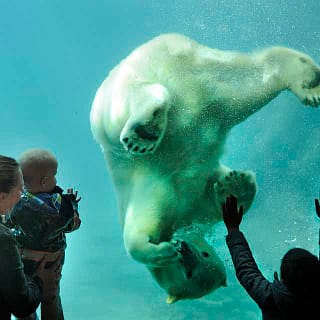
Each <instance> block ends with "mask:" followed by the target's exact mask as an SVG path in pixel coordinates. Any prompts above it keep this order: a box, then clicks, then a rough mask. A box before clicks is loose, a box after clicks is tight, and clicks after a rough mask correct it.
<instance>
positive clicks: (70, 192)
mask: <svg viewBox="0 0 320 320" xmlns="http://www.w3.org/2000/svg"><path fill="white" fill-rule="evenodd" d="M67 194H68V195H69V196H70V198H71V200H72V201H74V202H75V203H78V202H79V201H80V200H81V197H78V190H75V192H73V188H68V189H67Z"/></svg>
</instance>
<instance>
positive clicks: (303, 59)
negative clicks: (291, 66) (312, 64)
mask: <svg viewBox="0 0 320 320" xmlns="http://www.w3.org/2000/svg"><path fill="white" fill-rule="evenodd" d="M299 60H300V61H301V62H302V63H307V62H308V61H307V59H306V58H304V57H299Z"/></svg>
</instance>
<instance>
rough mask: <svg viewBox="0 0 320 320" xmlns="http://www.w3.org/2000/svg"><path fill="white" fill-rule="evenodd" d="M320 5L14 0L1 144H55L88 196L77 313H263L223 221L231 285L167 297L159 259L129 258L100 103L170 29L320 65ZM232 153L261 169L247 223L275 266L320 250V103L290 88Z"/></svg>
mask: <svg viewBox="0 0 320 320" xmlns="http://www.w3.org/2000/svg"><path fill="white" fill-rule="evenodd" d="M319 11H320V3H319V1H316V0H312V1H308V2H307V1H298V0H291V1H289V0H286V1H284V0H277V1H263V0H255V1H253V0H252V1H251V0H250V1H242V3H241V4H239V2H238V1H232V0H230V1H220V0H217V1H209V0H208V1H205V0H181V1H180V0H179V1H175V0H170V1H169V0H162V1H153V0H148V1H147V0H143V1H138V0H131V1H129V0H127V1H121V0H117V1H81V0H78V1H74V0H72V1H60V0H58V1H35V0H30V1H16V0H11V1H4V0H0V70H1V76H0V88H1V90H0V114H1V129H0V130H1V137H2V139H1V150H0V151H1V152H0V153H2V154H7V155H11V156H14V157H16V156H18V155H19V154H20V153H21V152H22V151H24V150H25V149H27V148H31V147H41V148H48V149H50V150H51V151H52V152H53V153H55V154H56V156H57V158H58V160H59V169H58V176H57V178H58V182H59V184H60V185H61V186H63V187H64V188H67V187H68V186H73V187H75V188H77V189H78V190H79V192H80V194H81V195H82V197H83V199H82V201H81V203H80V213H81V216H82V221H83V224H82V227H81V229H80V230H79V231H76V232H75V233H74V234H70V235H69V236H68V249H67V258H66V264H65V267H64V271H63V280H62V287H61V295H62V301H63V306H64V311H65V317H66V319H71V320H72V319H84V320H85V319H92V320H99V319H125V320H128V319H130V320H131V319H133V320H134V319H139V320H144V319H146V320H148V319H155V318H156V319H159V320H167V319H168V320H169V319H174V320H189V319H198V320H205V319H216V320H220V319H225V320H236V319H237V320H238V319H240V320H253V319H257V318H259V316H260V312H259V310H258V308H257V307H256V305H255V304H254V303H253V302H252V301H251V300H250V299H249V298H248V297H247V295H246V294H245V292H244V290H243V289H242V288H241V286H240V285H239V284H238V282H237V280H236V278H235V276H234V273H233V268H232V264H231V260H230V257H229V254H228V252H227V248H226V246H225V243H224V235H225V229H224V227H223V226H222V225H219V226H218V227H217V231H216V234H215V235H214V238H215V239H216V241H215V245H216V247H217V250H218V252H219V254H220V255H221V256H222V257H223V260H224V261H225V263H226V265H227V269H228V276H229V277H228V287H227V288H224V289H219V290H217V291H216V292H214V293H212V294H211V295H208V296H206V297H204V298H202V299H198V300H195V301H183V302H178V303H176V304H174V305H167V304H166V303H165V297H166V295H165V294H164V292H163V291H162V290H161V289H160V288H159V287H158V286H157V284H156V283H155V282H154V281H153V280H152V279H151V276H150V275H149V273H148V272H147V270H146V268H145V267H144V266H143V265H140V264H138V263H137V262H135V261H133V260H132V259H131V258H129V257H128V256H127V254H126V252H125V250H124V246H123V243H122V237H121V230H120V225H119V223H118V216H117V208H116V199H115V193H114V190H113V187H112V185H111V181H110V179H109V176H108V174H107V171H106V169H105V164H104V161H103V157H102V153H101V152H100V149H99V146H98V145H97V144H96V143H95V142H94V140H93V138H92V135H91V132H90V125H89V113H90V108H91V102H92V100H93V97H94V94H95V91H96V89H97V88H98V86H99V85H100V83H101V82H102V80H103V79H104V78H105V76H106V75H107V74H108V71H109V70H110V69H111V68H112V67H113V66H115V65H116V64H117V63H118V62H119V61H120V60H121V59H123V58H124V57H125V56H126V55H128V54H129V53H130V51H131V50H132V49H134V48H135V47H137V46H138V45H140V44H142V43H143V42H145V41H147V40H149V39H150V38H152V37H154V36H156V35H158V34H160V33H166V32H179V33H182V34H185V35H187V36H189V37H192V38H194V39H195V40H197V41H199V42H201V43H203V44H205V45H208V46H210V47H217V48H220V49H236V50H242V51H250V50H254V49H257V48H262V47H265V46H269V45H285V46H289V47H293V48H295V49H298V50H301V51H304V52H306V53H307V54H309V55H311V56H312V57H313V58H314V59H315V60H316V61H317V62H318V63H319V62H320V41H319V40H320V27H319ZM223 162H224V163H225V164H226V165H228V166H230V167H232V168H237V169H251V170H253V171H255V172H256V174H257V181H258V184H259V193H258V194H257V197H256V200H255V202H254V205H253V207H252V209H251V210H250V212H249V213H248V214H247V215H246V216H245V217H244V222H243V227H242V229H243V231H244V232H245V233H246V235H247V237H248V240H249V242H250V244H251V247H252V250H253V252H254V255H255V257H256V259H257V262H258V264H259V265H260V266H261V269H262V271H263V272H264V274H265V276H266V277H267V278H269V279H270V280H271V279H272V275H273V271H274V270H278V268H279V263H280V257H281V256H282V255H283V253H284V252H285V251H286V250H288V249H289V248H291V247H292V246H301V247H304V248H306V249H308V250H310V251H312V252H313V253H315V254H317V251H318V248H317V230H318V227H319V222H318V221H317V220H316V218H315V214H314V208H313V198H314V197H316V196H318V192H319V189H320V176H319V172H320V171H319V168H320V110H319V109H318V110H315V109H312V108H307V107H304V106H302V105H301V104H300V103H299V101H298V100H297V98H296V97H294V96H293V95H292V94H290V93H282V94H281V95H280V96H279V97H278V98H277V99H276V100H274V101H273V102H271V103H270V104H269V105H268V106H267V107H266V108H264V109H263V110H262V111H260V112H259V113H257V114H256V115H254V116H253V117H251V118H250V119H249V120H247V121H246V122H245V123H242V124H241V125H239V126H238V127H236V128H235V129H234V130H233V131H232V132H231V134H230V137H229V140H228V142H227V148H226V154H225V156H224V159H223Z"/></svg>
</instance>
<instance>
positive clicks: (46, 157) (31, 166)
mask: <svg viewBox="0 0 320 320" xmlns="http://www.w3.org/2000/svg"><path fill="white" fill-rule="evenodd" d="M18 162H19V164H20V167H21V170H22V174H23V178H24V182H25V185H26V187H27V189H29V188H33V187H35V185H37V184H38V183H39V181H40V179H41V177H43V176H45V175H46V174H47V172H48V170H50V169H53V168H57V166H58V161H57V159H56V157H55V156H54V155H53V154H52V153H51V152H50V151H48V150H44V149H29V150H26V151H25V152H23V153H22V155H21V156H20V157H19V159H18Z"/></svg>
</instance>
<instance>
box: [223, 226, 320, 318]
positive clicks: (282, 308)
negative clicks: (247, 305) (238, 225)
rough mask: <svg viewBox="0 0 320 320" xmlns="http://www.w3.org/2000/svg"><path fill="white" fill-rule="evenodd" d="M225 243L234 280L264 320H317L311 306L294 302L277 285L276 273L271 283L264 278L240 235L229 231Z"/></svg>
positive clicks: (284, 290)
mask: <svg viewBox="0 0 320 320" xmlns="http://www.w3.org/2000/svg"><path fill="white" fill-rule="evenodd" d="M226 241H227V245H228V248H229V250H230V254H231V257H232V261H233V264H234V267H235V270H236V275H237V278H238V280H239V282H240V283H241V285H242V286H243V287H244V288H245V290H246V291H247V292H248V294H249V295H250V297H251V298H252V299H253V300H254V301H255V302H256V303H257V304H258V306H259V307H260V309H261V311H262V316H263V320H278V319H281V320H282V319H286V320H287V319H288V320H289V319H290V320H298V319H299V320H309V319H319V312H318V311H317V310H316V306H315V303H314V302H310V301H308V302H303V301H302V300H301V299H297V298H296V297H295V296H294V295H293V294H291V293H290V292H289V290H288V289H287V287H286V286H285V285H284V283H283V282H282V281H279V279H278V276H277V274H276V273H275V279H274V281H273V282H270V281H268V280H267V279H266V278H265V277H264V276H263V274H262V273H261V271H260V270H259V268H258V266H257V264H256V262H255V260H254V258H253V256H252V253H251V250H250V248H249V245H248V243H247V241H246V238H245V237H244V235H243V233H242V232H240V231H231V232H230V234H228V235H227V238H226ZM318 298H319V297H318ZM318 300H319V299H318Z"/></svg>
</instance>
